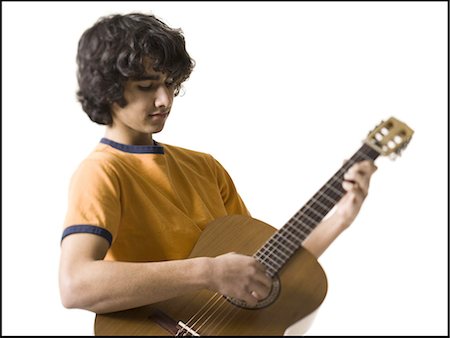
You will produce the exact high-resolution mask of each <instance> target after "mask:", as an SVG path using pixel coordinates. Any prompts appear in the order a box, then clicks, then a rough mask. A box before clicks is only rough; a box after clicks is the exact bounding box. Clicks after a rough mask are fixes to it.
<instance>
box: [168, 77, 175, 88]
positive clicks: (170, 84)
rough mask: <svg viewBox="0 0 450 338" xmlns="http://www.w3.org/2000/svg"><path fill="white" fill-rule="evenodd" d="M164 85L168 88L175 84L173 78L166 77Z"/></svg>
mask: <svg viewBox="0 0 450 338" xmlns="http://www.w3.org/2000/svg"><path fill="white" fill-rule="evenodd" d="M166 86H167V87H169V88H171V87H174V86H175V81H174V79H167V80H166Z"/></svg>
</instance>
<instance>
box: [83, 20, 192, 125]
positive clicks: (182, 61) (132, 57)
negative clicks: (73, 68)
mask: <svg viewBox="0 0 450 338" xmlns="http://www.w3.org/2000/svg"><path fill="white" fill-rule="evenodd" d="M145 58H150V59H151V60H152V61H153V68H154V69H155V70H156V71H160V72H164V73H167V74H168V77H170V78H171V79H173V81H174V83H175V91H174V93H175V95H177V94H178V93H179V91H180V88H181V84H182V83H183V82H184V81H185V80H187V79H188V78H189V75H190V74H191V72H192V69H193V68H194V65H195V62H194V60H193V59H192V58H191V57H190V56H189V54H188V53H187V51H186V47H185V40H184V37H183V35H182V31H181V29H173V28H170V27H169V26H167V25H166V24H165V23H164V22H162V21H161V20H160V19H158V18H156V17H155V16H154V15H150V14H142V13H129V14H126V15H122V14H113V15H110V16H105V17H101V18H100V19H99V20H98V21H97V22H96V23H95V24H94V25H93V26H92V27H91V28H89V29H88V30H86V31H85V32H84V33H83V35H82V36H81V38H80V41H79V43H78V53H77V65H78V71H77V79H78V85H79V89H78V91H77V93H76V94H77V99H78V101H79V102H80V103H81V105H82V107H83V110H84V111H85V112H86V113H87V115H88V116H89V118H90V119H91V120H92V121H94V122H96V123H99V124H104V125H111V124H112V116H111V105H112V103H114V102H116V103H117V104H119V106H121V107H125V106H126V105H127V102H126V100H125V98H124V96H123V88H124V83H125V81H126V80H127V79H133V78H139V76H140V75H142V74H143V73H144V71H145V66H144V59H145Z"/></svg>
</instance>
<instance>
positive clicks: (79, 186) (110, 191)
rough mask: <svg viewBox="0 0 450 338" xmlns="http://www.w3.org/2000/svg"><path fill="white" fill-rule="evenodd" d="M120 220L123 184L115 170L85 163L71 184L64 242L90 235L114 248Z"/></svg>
mask: <svg viewBox="0 0 450 338" xmlns="http://www.w3.org/2000/svg"><path fill="white" fill-rule="evenodd" d="M120 217H121V204H120V184H119V180H118V176H117V173H116V172H115V170H114V168H113V166H112V165H111V163H108V162H107V161H102V160H93V159H87V160H85V161H83V162H82V163H81V165H80V166H79V167H78V169H77V170H76V171H75V173H74V174H73V176H72V179H71V181H70V186H69V196H68V209H67V213H66V218H65V221H64V232H63V238H65V236H67V235H70V234H73V233H80V232H89V233H93V234H97V235H100V236H102V237H104V238H106V239H107V240H108V241H109V242H110V244H111V243H112V241H113V240H114V238H115V235H116V234H117V231H118V227H119V223H120Z"/></svg>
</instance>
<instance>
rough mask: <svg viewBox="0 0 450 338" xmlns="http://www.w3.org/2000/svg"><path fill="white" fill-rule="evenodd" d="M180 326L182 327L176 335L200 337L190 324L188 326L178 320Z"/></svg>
mask: <svg viewBox="0 0 450 338" xmlns="http://www.w3.org/2000/svg"><path fill="white" fill-rule="evenodd" d="M178 326H180V327H181V329H179V330H178V332H177V334H176V335H175V336H189V335H190V336H197V337H200V335H199V334H198V333H197V332H196V331H195V330H194V329H191V328H190V327H189V326H187V325H186V324H185V323H183V322H182V321H179V322H178Z"/></svg>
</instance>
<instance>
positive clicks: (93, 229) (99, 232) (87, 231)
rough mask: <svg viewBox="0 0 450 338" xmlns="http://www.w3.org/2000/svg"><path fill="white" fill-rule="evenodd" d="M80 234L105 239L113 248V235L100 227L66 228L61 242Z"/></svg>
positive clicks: (80, 225) (78, 226)
mask: <svg viewBox="0 0 450 338" xmlns="http://www.w3.org/2000/svg"><path fill="white" fill-rule="evenodd" d="M80 233H85V234H94V235H99V236H101V237H103V238H104V239H106V240H107V241H108V242H109V245H110V246H111V243H112V235H111V233H110V232H109V231H108V230H106V229H104V228H100V227H99V226H96V225H89V224H79V225H71V226H70V227H67V228H65V229H64V231H63V234H62V238H61V241H62V240H63V239H64V238H65V237H67V236H69V235H72V234H80Z"/></svg>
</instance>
